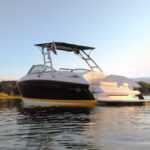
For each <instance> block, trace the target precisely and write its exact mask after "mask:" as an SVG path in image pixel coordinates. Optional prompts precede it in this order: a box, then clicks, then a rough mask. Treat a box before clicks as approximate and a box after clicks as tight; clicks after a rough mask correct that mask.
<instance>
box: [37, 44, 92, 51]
mask: <svg viewBox="0 0 150 150" xmlns="http://www.w3.org/2000/svg"><path fill="white" fill-rule="evenodd" d="M52 44H53V42H51V43H42V44H35V46H39V47H42V48H49V49H51V45H52ZM55 44H56V49H57V50H63V51H68V52H72V51H79V50H93V49H95V48H94V47H89V46H81V45H75V44H70V43H64V42H55Z"/></svg>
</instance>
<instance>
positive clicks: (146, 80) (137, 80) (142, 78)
mask: <svg viewBox="0 0 150 150" xmlns="http://www.w3.org/2000/svg"><path fill="white" fill-rule="evenodd" d="M130 79H131V80H133V81H136V82H139V81H143V82H147V83H150V77H140V78H130Z"/></svg>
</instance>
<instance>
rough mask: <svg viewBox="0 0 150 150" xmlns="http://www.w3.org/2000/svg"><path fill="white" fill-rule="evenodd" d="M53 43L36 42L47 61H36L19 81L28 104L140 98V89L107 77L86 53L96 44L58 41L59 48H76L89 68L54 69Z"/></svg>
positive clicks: (69, 50)
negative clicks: (41, 63)
mask: <svg viewBox="0 0 150 150" xmlns="http://www.w3.org/2000/svg"><path fill="white" fill-rule="evenodd" d="M52 44H53V43H52V42H51V43H43V44H36V46H38V47H40V48H41V49H42V54H43V58H44V64H43V65H33V66H32V67H31V69H30V71H29V72H28V73H27V75H25V76H24V77H23V78H21V79H20V80H19V81H18V82H17V86H18V88H19V91H20V94H21V95H22V97H23V101H24V104H25V105H34V106H49V105H60V104H63V105H64V104H67V105H68V104H71V105H77V104H79V105H93V104H96V102H97V101H101V100H103V101H104V100H123V101H124V100H138V99H139V95H140V92H139V91H135V90H133V89H132V88H130V86H129V85H128V83H122V84H120V83H119V84H118V83H117V82H111V81H107V80H106V79H107V76H106V75H105V74H104V72H103V71H102V70H101V68H100V67H99V66H98V65H97V64H96V63H95V61H94V60H93V59H92V58H91V57H90V55H89V54H88V53H87V51H91V50H94V47H88V46H80V45H75V44H69V43H62V42H55V44H56V47H57V50H62V51H66V52H74V53H75V54H76V55H79V56H80V57H81V58H82V60H84V61H85V62H86V63H87V65H88V66H89V68H90V69H82V68H76V69H68V68H60V69H59V70H58V71H57V70H55V69H54V68H53V64H52V59H51V51H52V46H51V45H52ZM132 82H134V81H132Z"/></svg>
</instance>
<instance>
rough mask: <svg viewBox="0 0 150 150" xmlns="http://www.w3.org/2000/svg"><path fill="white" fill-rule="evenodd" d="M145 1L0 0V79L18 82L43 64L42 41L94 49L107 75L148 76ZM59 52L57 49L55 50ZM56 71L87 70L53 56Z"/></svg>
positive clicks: (149, 32) (64, 56)
mask: <svg viewBox="0 0 150 150" xmlns="http://www.w3.org/2000/svg"><path fill="white" fill-rule="evenodd" d="M149 6H150V1H149V0H92V1H91V0H0V19H1V21H0V80H16V79H19V78H20V77H22V76H24V75H25V74H26V73H27V72H28V70H29V69H30V68H31V66H32V65H34V64H42V63H43V57H42V55H41V51H40V50H39V49H38V48H37V47H35V46H34V44H37V43H45V42H52V41H56V42H67V43H73V44H79V45H85V46H92V47H95V48H96V49H95V50H94V51H92V52H91V57H92V58H93V59H94V60H95V61H96V62H97V64H98V65H99V66H100V67H101V68H102V70H103V71H104V73H105V74H107V75H109V74H115V75H123V76H127V77H150V9H149ZM56 47H57V45H56ZM52 59H53V65H54V68H56V69H59V68H61V67H65V68H79V66H80V68H88V67H87V65H86V64H85V62H83V61H82V60H81V59H80V58H79V57H78V56H76V55H74V54H72V53H67V52H62V51H58V55H57V56H55V55H53V54H52Z"/></svg>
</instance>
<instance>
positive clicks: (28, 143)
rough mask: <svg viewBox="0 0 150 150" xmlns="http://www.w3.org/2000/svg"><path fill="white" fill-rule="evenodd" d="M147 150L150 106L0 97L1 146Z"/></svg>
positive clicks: (5, 149) (13, 149)
mask: <svg viewBox="0 0 150 150" xmlns="http://www.w3.org/2000/svg"><path fill="white" fill-rule="evenodd" d="M70 149H72V150H142V149H143V150H149V149H150V106H138V107H137V106H128V107H127V106H125V107H118V106H117V107H110V106H109V107H106V106H105V107H104V106H103V107H92V108H86V107H83V108H80V107H50V108H40V109H39V108H28V109H27V108H24V107H23V106H22V102H21V100H15V99H14V100H6V99H3V100H0V150H70Z"/></svg>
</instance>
